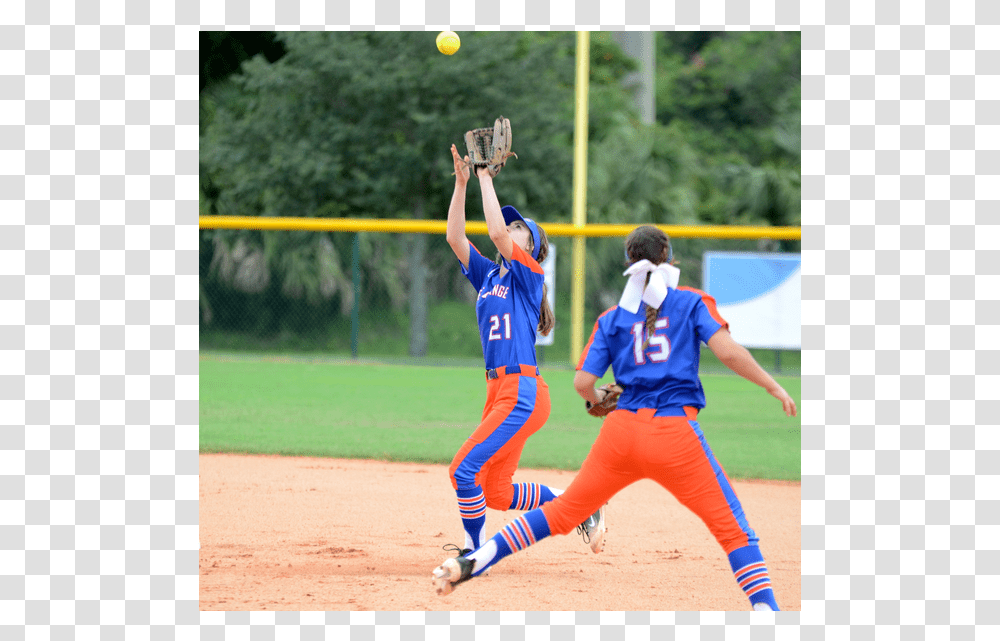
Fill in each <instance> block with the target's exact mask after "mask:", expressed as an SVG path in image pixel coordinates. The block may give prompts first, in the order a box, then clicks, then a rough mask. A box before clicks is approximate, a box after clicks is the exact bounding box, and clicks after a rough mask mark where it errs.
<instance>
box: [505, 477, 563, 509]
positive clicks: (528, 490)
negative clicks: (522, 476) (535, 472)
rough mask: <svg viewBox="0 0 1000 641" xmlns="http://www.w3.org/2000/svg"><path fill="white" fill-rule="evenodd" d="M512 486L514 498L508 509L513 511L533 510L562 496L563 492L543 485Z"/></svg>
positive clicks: (525, 484)
mask: <svg viewBox="0 0 1000 641" xmlns="http://www.w3.org/2000/svg"><path fill="white" fill-rule="evenodd" d="M512 485H513V487H514V498H513V499H511V502H510V508H508V509H511V510H533V509H535V508H536V507H540V506H542V505H545V504H546V503H548V502H549V501H551V500H552V499H554V498H556V497H557V496H559V495H560V494H562V490H555V489H552V488H550V487H549V486H547V485H542V484H541V483H512Z"/></svg>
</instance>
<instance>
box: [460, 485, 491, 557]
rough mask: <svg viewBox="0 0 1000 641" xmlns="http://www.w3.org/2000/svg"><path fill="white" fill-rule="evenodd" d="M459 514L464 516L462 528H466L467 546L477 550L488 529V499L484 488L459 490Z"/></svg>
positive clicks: (475, 487) (473, 487) (476, 486)
mask: <svg viewBox="0 0 1000 641" xmlns="http://www.w3.org/2000/svg"><path fill="white" fill-rule="evenodd" d="M455 493H456V494H457V496H458V512H459V514H461V515H462V527H463V528H465V546H464V547H466V548H469V549H472V550H475V549H476V548H478V547H479V544H480V543H481V540H482V536H483V528H484V527H486V497H485V496H483V488H481V487H479V486H478V485H474V486H472V487H470V488H459V489H458V490H456V491H455Z"/></svg>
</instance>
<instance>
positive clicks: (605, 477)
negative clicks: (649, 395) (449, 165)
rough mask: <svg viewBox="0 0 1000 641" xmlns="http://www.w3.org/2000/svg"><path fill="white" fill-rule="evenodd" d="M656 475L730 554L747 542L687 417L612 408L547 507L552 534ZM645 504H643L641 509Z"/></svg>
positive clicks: (567, 529)
mask: <svg viewBox="0 0 1000 641" xmlns="http://www.w3.org/2000/svg"><path fill="white" fill-rule="evenodd" d="M645 478H648V479H652V480H654V481H656V482H657V483H659V484H660V485H661V486H663V487H664V488H666V489H667V491H669V492H670V493H671V494H673V495H674V496H675V497H676V498H677V500H678V501H679V502H680V503H681V504H682V505H684V506H685V507H687V508H688V509H690V510H691V511H692V512H694V513H695V514H697V515H698V516H699V517H700V518H701V520H702V521H704V523H705V525H707V526H708V529H709V530H710V531H711V532H712V535H713V536H715V538H716V540H717V541H718V542H719V545H721V546H722V549H723V550H725V552H726V554H729V553H730V552H732V551H733V550H735V549H737V548H740V547H743V546H745V545H747V544H748V540H749V537H748V535H747V533H746V532H744V531H743V529H742V528H741V527H740V524H739V522H738V521H737V519H736V516H735V515H734V514H733V509H732V508H731V507H730V504H729V501H728V500H727V499H726V497H725V495H724V494H723V491H722V488H721V487H720V485H719V481H718V479H717V478H716V475H715V471H714V470H713V468H712V464H711V461H710V460H709V458H708V455H707V454H706V453H705V451H704V450H703V449H702V445H701V441H700V439H699V438H698V435H697V434H696V433H695V430H694V426H692V425H691V424H690V423H689V421H688V418H687V417H684V416H658V417H654V416H653V410H639V412H637V413H633V412H630V411H627V410H617V411H614V412H612V413H611V414H609V415H608V416H607V418H606V419H605V420H604V425H603V426H602V427H601V433H600V435H599V436H598V437H597V440H596V441H595V442H594V445H593V447H591V448H590V453H589V454H588V455H587V458H586V459H585V460H584V462H583V465H582V466H581V467H580V472H579V474H577V476H576V478H574V479H573V482H572V483H570V485H569V487H568V488H566V491H565V492H564V493H563V494H561V495H560V496H558V497H556V498H555V499H554V500H552V501H551V502H549V503H546V504H545V505H543V506H542V508H541V509H542V511H543V512H544V514H545V518H546V520H547V521H548V523H549V529H550V530H551V532H552V534H568V533H569V532H571V531H572V530H573V529H574V528H575V527H576V526H578V525H579V524H580V523H582V522H583V521H585V520H586V519H587V517H589V516H590V515H591V514H593V513H594V512H595V511H596V510H597V509H598V508H599V507H601V506H602V505H604V504H605V503H607V502H608V501H609V500H610V499H611V497H613V496H614V495H615V494H617V493H618V492H620V491H621V490H622V489H624V488H625V487H627V486H629V485H631V484H632V483H635V482H636V481H638V480H641V479H645ZM639 509H641V506H640V508H639Z"/></svg>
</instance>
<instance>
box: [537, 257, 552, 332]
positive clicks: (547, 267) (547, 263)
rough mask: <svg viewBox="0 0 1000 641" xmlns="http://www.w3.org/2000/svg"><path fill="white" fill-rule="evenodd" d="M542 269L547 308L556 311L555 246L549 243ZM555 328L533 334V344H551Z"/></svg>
mask: <svg viewBox="0 0 1000 641" xmlns="http://www.w3.org/2000/svg"><path fill="white" fill-rule="evenodd" d="M540 265H541V268H542V271H544V272H545V285H546V287H548V293H547V294H546V296H545V298H546V299H548V301H549V309H551V310H552V312H553V313H555V311H556V246H555V245H553V244H552V243H549V255H548V256H546V257H545V260H543V261H542V262H541V263H540ZM555 336H556V330H555V328H553V329H552V331H551V332H549V335H548V336H542V335H541V334H536V335H535V345H551V344H552V342H553V341H554V340H555Z"/></svg>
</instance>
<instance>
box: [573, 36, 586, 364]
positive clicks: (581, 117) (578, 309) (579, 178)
mask: <svg viewBox="0 0 1000 641" xmlns="http://www.w3.org/2000/svg"><path fill="white" fill-rule="evenodd" d="M589 90H590V32H589V31H578V32H577V34H576V123H575V126H574V132H575V133H574V135H573V226H574V227H576V228H580V229H582V228H583V226H584V225H585V224H586V223H587V127H588V126H589V123H590V121H589V117H588V115H587V106H588V95H589ZM586 242H587V239H586V237H584V236H583V235H579V236H576V237H575V238H573V287H572V289H571V296H572V301H571V313H570V316H571V318H570V325H571V326H572V329H571V334H570V361H571V362H572V363H573V364H574V365H576V363H577V361H579V360H580V355H581V354H582V353H583V299H584V293H585V291H584V286H585V284H586V252H587V245H586Z"/></svg>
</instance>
